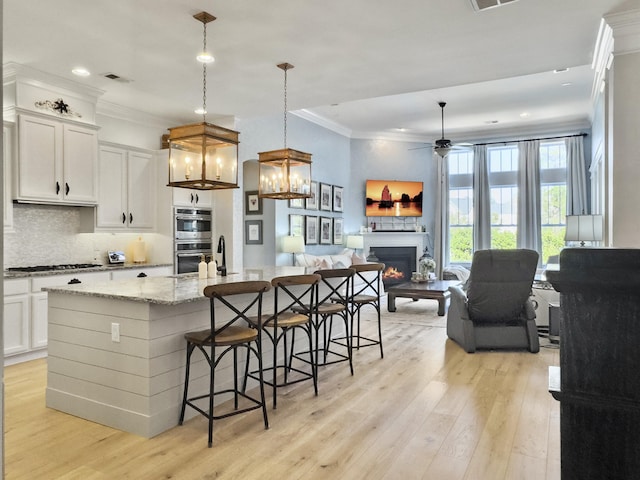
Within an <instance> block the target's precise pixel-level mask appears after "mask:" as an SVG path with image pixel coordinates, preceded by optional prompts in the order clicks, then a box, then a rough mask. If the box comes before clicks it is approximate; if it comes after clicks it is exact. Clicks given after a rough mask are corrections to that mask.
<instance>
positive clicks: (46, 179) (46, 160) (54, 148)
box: [14, 115, 63, 203]
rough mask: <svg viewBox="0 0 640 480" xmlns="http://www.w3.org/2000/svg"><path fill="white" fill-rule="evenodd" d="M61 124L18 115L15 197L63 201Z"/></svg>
mask: <svg viewBox="0 0 640 480" xmlns="http://www.w3.org/2000/svg"><path fill="white" fill-rule="evenodd" d="M61 127H62V125H61V124H60V123H59V122H56V121H53V120H48V119H43V118H38V117H30V116H28V115H21V116H20V118H19V119H18V169H17V170H18V171H17V172H16V174H17V176H18V181H17V192H14V193H15V195H16V198H18V199H22V200H40V201H44V202H55V203H59V202H60V201H61V200H62V185H61V182H62V160H61V159H62V152H63V149H62V141H63V140H62V128H61Z"/></svg>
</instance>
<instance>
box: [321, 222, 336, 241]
mask: <svg viewBox="0 0 640 480" xmlns="http://www.w3.org/2000/svg"><path fill="white" fill-rule="evenodd" d="M332 225H333V224H332V222H331V217H320V243H321V244H323V245H328V244H331V237H332V235H331V234H332V231H331V229H332Z"/></svg>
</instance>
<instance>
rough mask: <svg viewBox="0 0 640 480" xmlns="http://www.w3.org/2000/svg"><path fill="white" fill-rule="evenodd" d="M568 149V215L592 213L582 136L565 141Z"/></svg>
mask: <svg viewBox="0 0 640 480" xmlns="http://www.w3.org/2000/svg"><path fill="white" fill-rule="evenodd" d="M565 145H566V147H567V215H583V214H585V213H586V214H588V213H590V211H591V209H590V208H588V207H589V206H588V205H587V174H586V172H585V164H584V143H583V140H582V136H580V137H569V138H566V139H565Z"/></svg>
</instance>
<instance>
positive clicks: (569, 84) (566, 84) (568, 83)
mask: <svg viewBox="0 0 640 480" xmlns="http://www.w3.org/2000/svg"><path fill="white" fill-rule="evenodd" d="M560 85H561V86H563V87H570V86H571V85H573V83H571V82H564V83H561V84H560Z"/></svg>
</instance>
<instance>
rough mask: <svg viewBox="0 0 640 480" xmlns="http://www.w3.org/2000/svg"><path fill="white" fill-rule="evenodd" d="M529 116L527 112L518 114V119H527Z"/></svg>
mask: <svg viewBox="0 0 640 480" xmlns="http://www.w3.org/2000/svg"><path fill="white" fill-rule="evenodd" d="M530 116H531V114H530V113H529V112H522V113H521V114H520V117H521V118H527V117H530Z"/></svg>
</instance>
